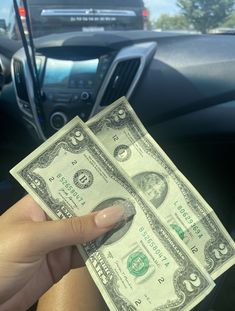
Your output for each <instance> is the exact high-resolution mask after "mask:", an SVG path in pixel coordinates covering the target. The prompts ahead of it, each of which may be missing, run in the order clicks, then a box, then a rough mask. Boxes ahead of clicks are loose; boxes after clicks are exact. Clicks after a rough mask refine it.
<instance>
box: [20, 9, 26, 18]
mask: <svg viewBox="0 0 235 311" xmlns="http://www.w3.org/2000/svg"><path fill="white" fill-rule="evenodd" d="M19 14H20V17H25V16H26V11H25V8H24V7H20V8H19Z"/></svg>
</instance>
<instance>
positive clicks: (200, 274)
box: [11, 98, 234, 311]
mask: <svg viewBox="0 0 235 311" xmlns="http://www.w3.org/2000/svg"><path fill="white" fill-rule="evenodd" d="M88 126H89V127H88ZM11 173H12V175H13V176H14V177H15V178H16V179H17V180H18V181H19V182H20V184H21V185H22V186H23V187H24V188H25V189H26V191H27V192H28V193H30V194H31V195H32V196H33V198H34V199H35V200H36V201H37V202H38V203H39V204H40V206H41V207H42V208H43V209H44V210H45V212H46V213H47V214H48V215H49V216H50V217H51V218H52V219H63V218H69V217H74V216H80V215H84V214H87V213H89V212H92V211H97V210H100V209H103V208H105V207H108V206H112V205H115V204H117V202H119V203H120V202H121V203H123V206H125V209H126V211H125V213H126V214H127V215H130V216H131V217H128V218H127V219H128V220H127V221H125V222H121V223H120V224H119V225H118V226H116V227H115V228H114V229H113V231H111V232H110V233H108V234H107V235H105V236H103V237H101V238H99V239H97V240H95V241H91V242H89V243H86V244H84V245H78V248H79V251H80V252H81V254H82V256H83V258H84V260H85V261H86V265H87V267H88V270H89V272H90V274H91V276H92V277H93V280H94V281H95V283H96V285H97V286H98V288H99V290H100V292H101V294H102V295H103V297H104V299H105V301H106V303H107V305H108V307H109V308H110V310H144V311H157V310H190V309H192V308H193V307H194V306H195V305H196V304H198V303H199V302H200V301H201V300H203V299H204V298H205V296H206V295H207V294H208V293H209V292H210V291H211V290H212V288H213V287H214V282H213V280H212V278H216V277H217V276H218V275H220V274H221V273H223V272H224V271H225V270H226V269H228V268H229V267H230V266H231V265H232V264H233V263H234V243H233V241H232V239H231V238H230V237H229V235H228V233H227V232H226V230H225V228H224V227H223V226H222V224H221V223H220V222H219V220H218V218H217V217H216V215H215V214H214V212H213V211H212V209H211V208H210V207H209V206H208V205H207V204H206V202H205V201H204V200H203V199H202V198H201V197H200V195H199V194H198V193H197V191H196V190H195V189H194V188H193V187H192V185H191V184H190V183H189V182H188V181H187V180H186V179H185V177H183V175H182V174H181V173H180V172H179V171H178V170H177V169H176V167H175V166H174V164H173V163H172V162H171V161H170V160H169V159H168V157H167V156H166V155H165V154H164V152H163V151H162V150H161V149H160V147H159V146H158V145H157V144H156V142H155V141H154V140H153V139H152V138H151V137H150V136H149V134H148V133H147V131H146V130H145V129H144V127H143V125H142V124H141V122H140V121H139V119H138V118H137V116H136V115H135V113H134V112H133V110H132V109H131V107H130V105H129V104H128V103H127V101H126V99H125V98H121V99H120V100H118V101H117V102H115V103H114V104H113V105H111V106H109V107H108V108H107V109H105V110H104V111H102V112H101V113H100V114H98V115H97V116H96V117H95V118H94V119H92V120H90V121H89V123H88V125H86V124H84V123H83V122H82V121H81V120H80V119H79V118H78V117H76V118H74V119H73V120H72V121H71V122H69V123H68V124H67V125H66V126H65V127H64V128H63V129H61V130H60V131H59V132H57V133H56V134H55V135H53V136H52V137H51V138H49V139H48V140H47V141H46V142H45V143H44V144H42V145H41V146H40V147H39V148H38V149H36V150H35V151H34V152H33V153H31V154H30V155H29V156H28V157H26V158H25V159H24V160H23V161H21V162H20V163H19V164H18V165H17V166H16V167H14V168H13V169H12V170H11ZM210 231H212V232H210Z"/></svg>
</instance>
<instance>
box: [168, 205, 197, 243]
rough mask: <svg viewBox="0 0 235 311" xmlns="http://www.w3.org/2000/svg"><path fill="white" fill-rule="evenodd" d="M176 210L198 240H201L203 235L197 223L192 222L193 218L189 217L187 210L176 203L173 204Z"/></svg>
mask: <svg viewBox="0 0 235 311" xmlns="http://www.w3.org/2000/svg"><path fill="white" fill-rule="evenodd" d="M174 205H175V207H176V209H177V210H178V212H179V213H180V215H181V216H182V217H183V218H184V220H185V221H186V222H187V223H188V224H189V225H190V227H191V229H192V230H193V231H194V233H196V234H197V236H198V238H199V239H201V238H202V237H203V233H202V231H201V229H200V228H199V226H198V225H197V223H195V222H194V220H193V218H192V217H191V216H190V215H189V213H188V212H187V210H186V209H185V208H184V207H183V206H182V205H180V204H179V203H178V201H176V202H175V203H174Z"/></svg>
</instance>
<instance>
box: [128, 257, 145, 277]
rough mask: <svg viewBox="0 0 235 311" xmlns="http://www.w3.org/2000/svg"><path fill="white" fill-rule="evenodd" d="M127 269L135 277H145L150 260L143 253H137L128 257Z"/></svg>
mask: <svg viewBox="0 0 235 311" xmlns="http://www.w3.org/2000/svg"><path fill="white" fill-rule="evenodd" d="M127 268H128V270H129V272H130V273H131V274H132V275H134V276H142V275H144V274H145V273H146V272H147V271H148V268H149V260H148V258H147V257H146V256H145V254H144V253H142V252H135V253H133V254H131V255H130V256H129V257H128V260H127Z"/></svg>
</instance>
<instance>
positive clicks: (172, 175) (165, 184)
mask: <svg viewBox="0 0 235 311" xmlns="http://www.w3.org/2000/svg"><path fill="white" fill-rule="evenodd" d="M87 124H88V126H89V127H90V129H91V130H92V131H93V133H94V134H95V135H96V137H97V138H98V139H99V141H100V142H101V143H102V144H103V145H104V146H105V147H106V150H107V151H108V152H109V154H110V155H111V156H112V158H113V159H114V160H115V161H116V163H118V164H119V165H120V166H121V167H122V168H123V169H124V170H125V172H126V173H127V174H128V175H129V176H130V177H131V178H132V180H133V181H134V183H135V184H136V186H137V187H138V189H140V190H141V191H142V192H143V193H144V194H145V196H146V198H147V199H148V200H149V201H150V202H152V204H153V205H154V206H155V212H157V213H158V215H160V217H161V218H162V219H164V220H165V221H166V222H167V223H168V229H169V230H170V229H171V230H173V231H175V232H177V234H178V235H179V237H180V239H181V240H182V241H183V242H184V243H185V245H187V247H188V249H189V250H190V251H191V253H192V255H193V256H194V257H196V258H197V259H198V260H199V261H200V263H201V264H202V265H203V266H204V268H205V269H206V270H207V271H208V273H210V275H211V276H212V278H213V279H215V278H217V277H218V276H219V275H221V274H222V273H223V272H224V271H225V270H227V269H228V268H229V267H231V266H232V265H233V264H234V263H235V256H234V255H235V248H234V242H233V240H232V239H231V237H230V236H229V234H228V233H227V231H226V229H225V228H224V226H223V225H222V223H221V222H220V221H219V219H218V217H217V216H216V214H215V213H214V211H213V210H212V209H211V207H210V206H209V205H208V204H207V203H206V202H205V200H204V199H203V198H202V197H201V196H200V194H199V193H198V192H197V191H196V189H195V188H194V187H193V186H192V185H191V184H190V182H189V181H188V180H187V179H186V178H185V177H184V176H183V175H182V174H181V173H180V172H179V170H178V169H177V168H176V166H175V165H174V164H173V163H172V161H171V160H170V159H169V158H168V156H167V155H166V154H165V153H164V152H163V150H162V149H161V148H160V147H159V145H158V144H157V143H156V142H155V141H154V139H153V138H152V137H151V136H150V134H149V133H148V132H147V130H146V129H145V128H144V126H143V124H142V123H141V121H140V120H139V119H138V117H137V115H136V114H135V112H134V111H133V109H132V108H131V106H130V104H129V103H128V101H127V100H126V99H125V98H124V97H122V98H120V99H119V100H117V101H116V102H115V103H113V104H112V105H110V106H109V107H108V108H106V109H105V110H103V111H102V112H100V113H99V114H97V115H96V116H95V117H93V118H92V119H91V120H89V121H88V123H87Z"/></svg>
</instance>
